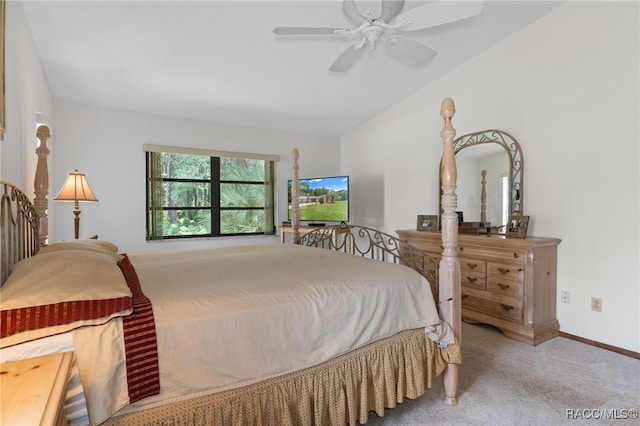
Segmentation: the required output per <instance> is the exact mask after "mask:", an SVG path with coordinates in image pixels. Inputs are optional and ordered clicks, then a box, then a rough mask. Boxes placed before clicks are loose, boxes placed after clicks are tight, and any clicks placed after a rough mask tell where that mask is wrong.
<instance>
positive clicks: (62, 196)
mask: <svg viewBox="0 0 640 426" xmlns="http://www.w3.org/2000/svg"><path fill="white" fill-rule="evenodd" d="M54 200H56V201H74V202H75V207H74V209H73V214H74V219H73V222H74V236H75V239H76V240H77V239H78V234H79V230H80V204H79V201H98V199H97V198H96V196H95V195H93V192H92V191H91V188H89V183H88V182H87V177H86V176H85V175H84V174H83V173H80V172H78V170H76V171H74V172H72V173H69V176H67V180H66V181H65V182H64V185H62V189H61V190H60V192H58V195H56V197H55V198H54Z"/></svg>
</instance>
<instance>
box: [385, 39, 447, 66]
mask: <svg viewBox="0 0 640 426" xmlns="http://www.w3.org/2000/svg"><path fill="white" fill-rule="evenodd" d="M387 49H388V51H389V53H390V54H391V55H392V56H395V57H397V58H398V59H401V60H405V61H409V62H411V63H412V64H414V65H423V64H426V63H427V62H429V61H430V60H431V59H432V58H433V57H434V56H436V55H437V52H436V51H435V50H433V49H430V48H429V47H427V46H425V45H424V44H422V43H419V42H417V41H415V40H411V39H410V38H408V37H405V36H401V35H397V36H393V37H389V38H388V39H387Z"/></svg>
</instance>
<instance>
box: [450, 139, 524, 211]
mask: <svg viewBox="0 0 640 426" xmlns="http://www.w3.org/2000/svg"><path fill="white" fill-rule="evenodd" d="M489 143H496V144H498V145H500V146H501V147H502V148H504V150H505V151H506V153H507V157H508V158H509V185H510V187H511V188H510V191H509V193H510V197H509V215H511V216H519V215H522V214H524V210H523V199H524V198H523V196H524V193H523V191H524V157H523V155H522V148H520V144H519V143H518V141H516V140H515V139H514V137H513V136H511V135H510V134H508V133H506V132H503V131H501V130H483V131H480V132H475V133H469V134H466V135H463V136H460V137H458V138H456V139H455V140H454V141H453V152H454V154H457V153H458V152H459V151H461V150H462V149H464V148H468V147H471V146H476V145H482V144H489ZM440 164H441V165H442V160H441V161H440ZM440 187H441V188H442V177H440ZM440 203H442V201H440ZM440 211H442V205H440Z"/></svg>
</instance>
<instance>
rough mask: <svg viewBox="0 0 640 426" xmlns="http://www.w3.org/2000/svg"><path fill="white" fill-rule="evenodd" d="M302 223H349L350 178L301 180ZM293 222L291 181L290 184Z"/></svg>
mask: <svg viewBox="0 0 640 426" xmlns="http://www.w3.org/2000/svg"><path fill="white" fill-rule="evenodd" d="M299 182H300V221H308V222H347V221H348V220H349V176H331V177H322V178H311V179H300V180H299ZM287 186H288V190H289V191H288V200H289V216H288V217H289V220H291V181H289V182H288V185H287Z"/></svg>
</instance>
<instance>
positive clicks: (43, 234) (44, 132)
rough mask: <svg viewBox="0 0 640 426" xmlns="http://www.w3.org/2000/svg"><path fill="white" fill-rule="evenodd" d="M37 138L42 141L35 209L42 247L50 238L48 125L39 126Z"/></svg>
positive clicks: (34, 183) (37, 169)
mask: <svg viewBox="0 0 640 426" xmlns="http://www.w3.org/2000/svg"><path fill="white" fill-rule="evenodd" d="M36 137H37V138H38V140H40V145H38V147H37V148H36V154H37V155H38V163H37V165H36V175H35V178H34V179H33V189H34V191H33V192H34V193H35V195H36V196H35V198H34V199H33V207H34V209H35V211H36V214H37V215H38V241H39V243H40V247H43V246H46V245H47V239H48V238H49V218H48V216H47V209H48V208H49V200H48V199H47V194H49V169H48V167H47V157H48V156H49V153H50V151H49V148H47V140H48V139H49V138H50V137H51V131H50V130H49V127H47V126H46V125H44V124H43V125H41V126H38V130H37V131H36Z"/></svg>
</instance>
